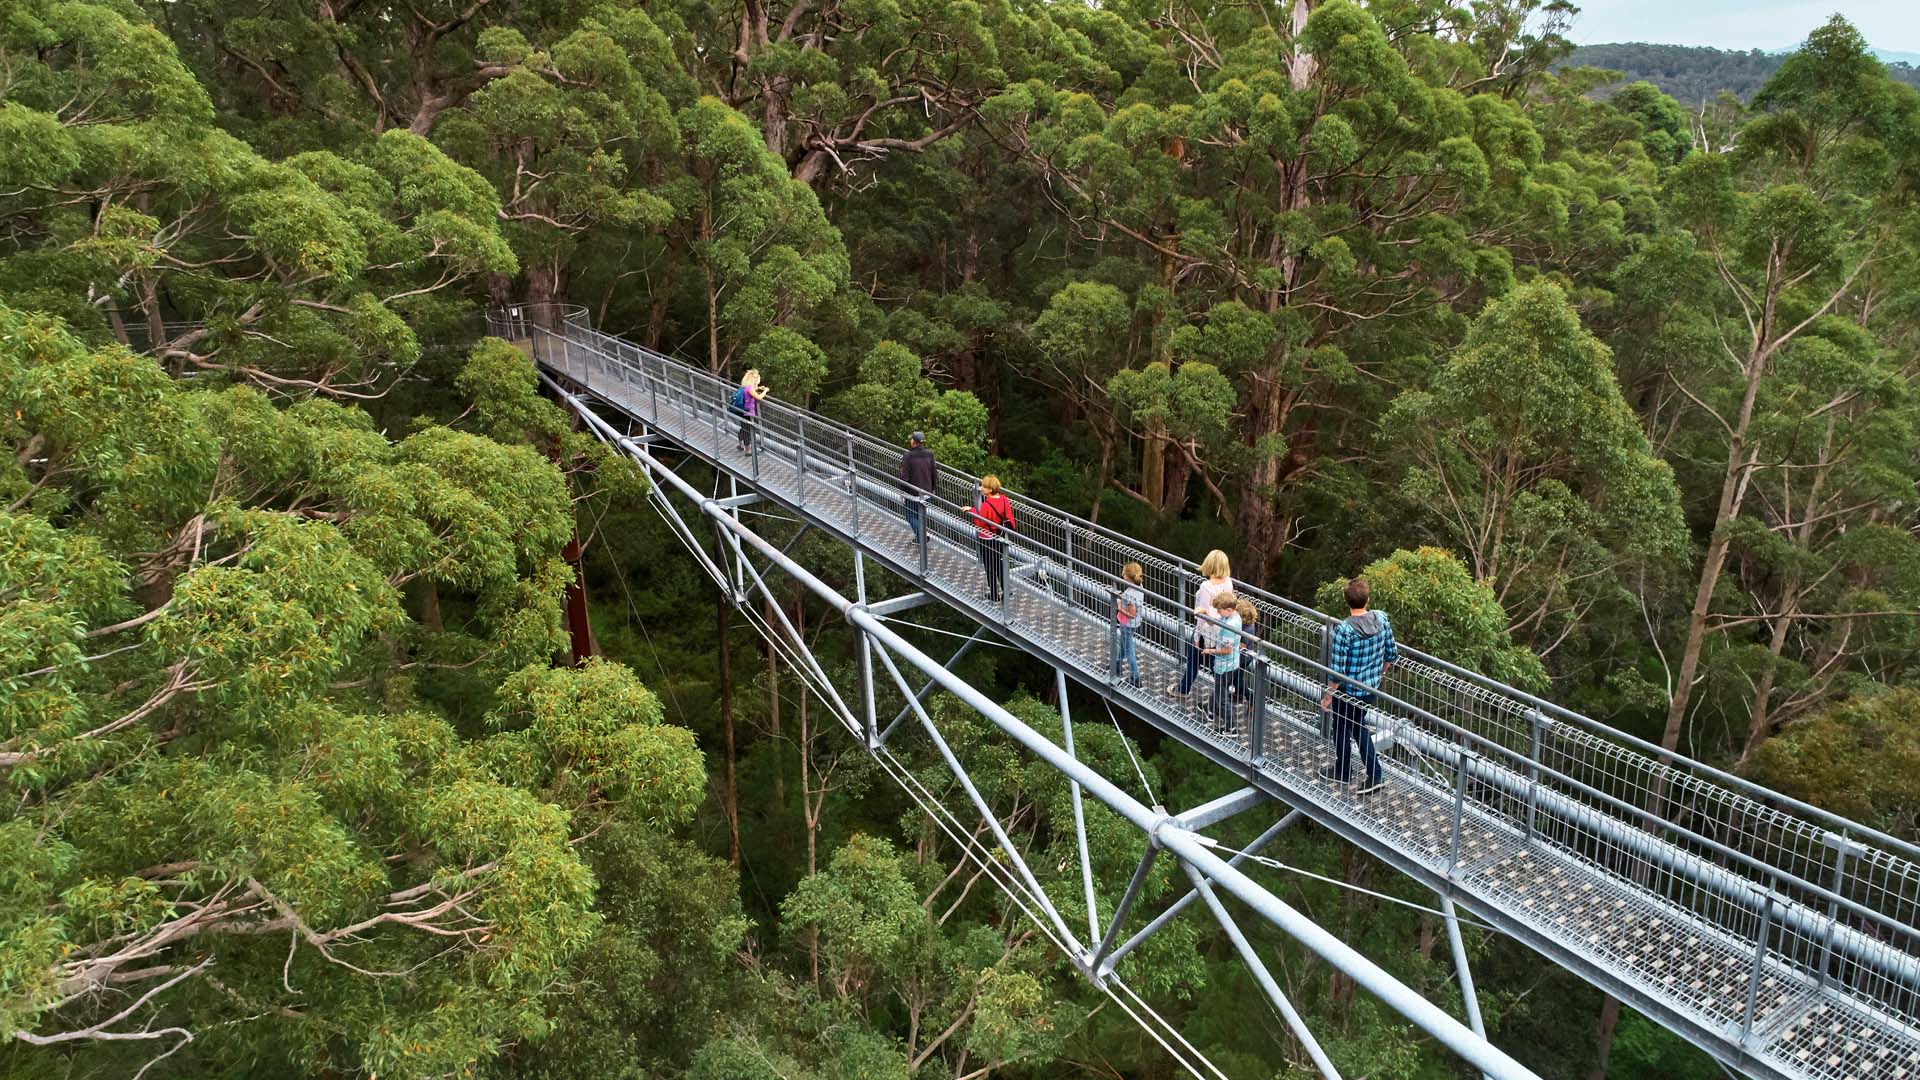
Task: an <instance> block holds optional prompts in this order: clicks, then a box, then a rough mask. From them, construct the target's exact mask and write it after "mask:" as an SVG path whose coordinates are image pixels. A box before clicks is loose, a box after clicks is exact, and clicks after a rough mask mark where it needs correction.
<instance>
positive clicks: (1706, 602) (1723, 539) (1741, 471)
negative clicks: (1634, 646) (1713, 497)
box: [1660, 357, 1764, 750]
mask: <svg viewBox="0 0 1920 1080" xmlns="http://www.w3.org/2000/svg"><path fill="white" fill-rule="evenodd" d="M1763 366H1764V359H1763V358H1762V357H1754V358H1752V359H1750V360H1748V361H1747V371H1746V374H1747V392H1746V396H1745V397H1744V398H1743V399H1742V401H1741V404H1740V415H1739V422H1738V423H1737V424H1735V425H1734V426H1733V434H1732V436H1731V437H1730V438H1729V439H1728V440H1727V468H1726V472H1725V474H1724V475H1723V476H1722V477H1721V480H1720V503H1719V505H1718V506H1717V507H1716V508H1715V510H1714V514H1713V536H1712V537H1711V538H1710V539H1708V541H1707V558H1706V561H1705V562H1703V563H1701V564H1700V584H1699V585H1698V587H1696V588H1695V589H1694V593H1693V610H1692V611H1691V612H1690V613H1689V614H1688V616H1687V643H1686V647H1685V648H1684V649H1682V650H1681V653H1680V670H1679V671H1678V672H1677V673H1675V675H1674V680H1673V700H1672V701H1670V702H1669V703H1668V705H1667V726H1666V730H1665V731H1663V732H1662V733H1661V735H1660V745H1661V746H1664V747H1666V748H1667V749H1668V750H1673V749H1676V748H1678V747H1679V745H1680V728H1681V726H1682V725H1683V724H1684V723H1685V721H1686V717H1687V706H1688V704H1689V703H1691V701H1692V699H1693V682H1694V677H1695V675H1696V674H1697V673H1698V671H1699V670H1700V652H1701V649H1702V647H1703V646H1704V645H1705V644H1706V640H1707V618H1708V616H1709V614H1710V613H1711V612H1712V610H1713V592H1714V590H1715V589H1716V588H1718V587H1719V585H1720V571H1721V570H1723V569H1725V567H1726V565H1727V547H1728V545H1730V544H1731V543H1732V542H1733V535H1732V533H1731V532H1730V531H1729V530H1728V528H1727V526H1728V525H1730V524H1732V522H1733V519H1734V518H1736V517H1739V516H1740V506H1741V504H1742V503H1743V502H1744V501H1745V499H1746V497H1747V479H1748V477H1750V476H1752V475H1753V471H1752V470H1753V467H1754V464H1755V461H1754V459H1753V457H1752V455H1751V454H1749V452H1748V450H1747V427H1748V425H1749V423H1750V422H1751V421H1752V419H1753V403H1754V399H1755V397H1756V396H1757V395H1758V393H1759V391H1760V373H1761V370H1762V368H1763Z"/></svg>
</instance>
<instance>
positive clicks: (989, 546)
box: [973, 476, 1015, 604]
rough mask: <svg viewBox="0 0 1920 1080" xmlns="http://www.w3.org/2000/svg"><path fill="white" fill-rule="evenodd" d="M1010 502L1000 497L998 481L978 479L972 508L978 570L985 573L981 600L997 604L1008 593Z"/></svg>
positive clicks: (994, 477) (991, 478)
mask: <svg viewBox="0 0 1920 1080" xmlns="http://www.w3.org/2000/svg"><path fill="white" fill-rule="evenodd" d="M1014 528H1015V526H1014V523H1013V501H1012V500H1011V499H1008V498H1007V497H1006V496H1005V495H1003V494H1001V493H1000V478H999V477H997V476H983V477H981V478H980V498H979V500H978V501H976V502H975V503H974V506H973V535H974V542H975V543H976V544H977V545H978V546H979V548H980V566H981V568H982V569H983V570H985V571H986V573H987V591H986V592H985V593H983V594H981V598H982V599H984V600H988V601H991V602H993V603H996V604H997V603H999V602H1000V601H1001V600H1002V599H1004V598H1005V596H1006V589H1007V538H1006V535H1005V533H1003V532H1002V530H1006V531H1007V532H1011V531H1013V530H1014Z"/></svg>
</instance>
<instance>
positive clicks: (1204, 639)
mask: <svg viewBox="0 0 1920 1080" xmlns="http://www.w3.org/2000/svg"><path fill="white" fill-rule="evenodd" d="M1200 575H1201V580H1200V585H1199V587H1198V588H1196V589H1195V590H1194V592H1193V633H1192V634H1191V635H1189V636H1188V639H1187V662H1186V667H1185V669H1184V670H1182V671H1181V673H1180V678H1179V680H1178V681H1176V682H1172V683H1168V684H1167V693H1169V694H1173V695H1176V696H1179V697H1184V696H1186V694H1187V693H1188V692H1189V691H1191V690H1192V689H1193V680H1195V679H1197V678H1199V677H1200V654H1201V651H1202V650H1204V649H1211V648H1213V623H1212V622H1211V621H1210V620H1211V619H1212V617H1213V598H1214V597H1215V596H1218V595H1219V594H1221V593H1223V592H1229V591H1231V590H1232V589H1233V567H1232V566H1230V565H1229V564H1228V563H1227V553H1226V552H1224V551H1221V550H1220V549H1218V548H1215V549H1214V550H1212V551H1209V552H1207V557H1206V558H1204V559H1201V560H1200Z"/></svg>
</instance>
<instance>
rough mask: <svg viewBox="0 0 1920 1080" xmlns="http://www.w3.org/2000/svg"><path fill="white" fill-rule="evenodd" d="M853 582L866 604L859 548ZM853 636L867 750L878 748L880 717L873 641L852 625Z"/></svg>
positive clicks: (863, 564)
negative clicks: (857, 648) (857, 651)
mask: <svg viewBox="0 0 1920 1080" xmlns="http://www.w3.org/2000/svg"><path fill="white" fill-rule="evenodd" d="M853 582H854V588H855V590H856V592H855V596H856V598H857V602H858V604H859V606H861V607H865V606H866V605H867V567H866V556H865V555H863V554H861V552H860V549H859V548H855V549H853ZM854 636H855V637H857V638H858V639H859V641H860V706H861V714H860V718H861V721H862V727H861V734H862V736H863V740H862V741H864V742H865V743H866V744H867V752H868V753H873V752H874V751H876V750H878V749H880V717H879V714H878V713H877V712H876V711H875V705H874V695H873V641H872V639H871V638H869V637H868V636H867V632H866V631H865V630H863V629H861V628H860V627H858V626H856V627H854Z"/></svg>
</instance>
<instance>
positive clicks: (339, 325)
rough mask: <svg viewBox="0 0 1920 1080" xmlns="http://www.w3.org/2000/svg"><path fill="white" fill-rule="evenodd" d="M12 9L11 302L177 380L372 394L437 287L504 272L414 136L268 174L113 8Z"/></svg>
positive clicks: (468, 184)
mask: <svg viewBox="0 0 1920 1080" xmlns="http://www.w3.org/2000/svg"><path fill="white" fill-rule="evenodd" d="M12 12H13V16H12V17H11V18H10V19H9V21H8V22H7V24H6V26H5V28H4V29H0V64H3V65H4V67H5V70H6V71H7V72H8V76H7V79H6V81H5V83H4V84H0V97H3V98H4V103H3V104H0V115H3V116H4V117H5V121H4V123H5V125H6V127H7V129H8V140H7V141H8V144H9V148H10V150H9V153H8V155H7V158H8V160H7V164H6V165H5V166H0V168H3V169H4V170H5V173H6V175H5V178H4V180H0V220H4V221H5V223H6V225H7V232H6V240H5V242H4V244H0V292H4V293H6V294H8V295H11V296H14V297H15V298H16V299H17V300H18V301H19V302H26V303H30V304H31V305H32V306H34V307H37V308H40V309H43V310H49V311H56V312H59V313H60V314H62V315H64V316H67V317H68V318H70V319H71V320H72V321H73V323H74V325H75V326H76V327H79V328H83V329H87V330H97V331H99V332H100V334H101V336H105V335H106V334H108V333H111V334H112V335H113V336H115V337H118V338H119V339H120V340H122V341H133V342H135V343H136V344H140V345H143V346H144V347H147V348H150V349H153V350H155V351H157V352H158V353H159V354H160V355H162V356H164V357H166V358H167V359H168V360H169V361H170V363H171V364H172V365H173V367H174V369H175V370H176V371H180V370H188V369H202V370H218V371H223V372H227V373H231V374H233V375H235V376H237V377H240V378H243V379H246V380H248V381H251V382H254V383H256V384H258V385H261V386H263V387H267V388H271V389H276V390H297V391H312V390H319V391H326V392H331V393H335V394H339V395H343V396H355V395H358V396H368V395H371V394H374V393H377V391H376V390H375V389H374V387H375V386H376V384H378V383H380V382H382V381H383V376H384V375H386V374H387V373H389V372H390V371H391V370H392V369H393V368H395V367H405V366H406V365H408V364H410V363H411V362H412V361H413V360H414V359H416V358H417V356H418V354H419V340H418V335H417V334H416V332H415V329H414V328H415V327H416V326H418V327H422V328H433V327H434V326H436V324H440V323H443V322H444V321H445V317H446V313H447V309H448V308H449V306H450V303H449V300H448V297H449V296H450V294H452V293H453V292H456V291H457V290H458V289H459V288H460V287H461V286H463V285H464V284H466V283H468V282H471V281H473V280H475V279H477V278H479V277H481V276H483V275H487V274H504V273H512V272H513V271H514V270H515V267H516V263H515V260H514V256H513V253H512V251H511V250H510V249H509V248H508V246H507V244H506V241H505V239H504V238H503V237H502V236H501V235H500V232H499V224H498V222H497V220H496V216H497V214H498V212H499V203H498V201H497V199H495V198H494V195H493V193H492V191H491V190H490V189H489V188H488V186H487V184H486V182H485V181H484V180H482V179H481V178H480V177H479V176H478V175H476V174H474V173H472V172H470V171H468V170H466V169H464V168H461V167H460V166H458V165H456V164H454V163H453V162H452V161H450V160H448V159H447V158H446V156H445V155H443V154H441V153H440V152H439V151H438V150H436V149H435V148H434V147H433V146H432V145H430V144H428V143H427V142H426V141H425V140H423V139H421V138H420V137H418V136H416V135H412V134H410V133H408V132H405V131H389V132H387V133H386V134H385V135H383V136H381V137H380V138H378V139H375V140H371V141H369V142H367V143H365V144H363V145H361V146H359V147H357V148H356V149H355V150H354V151H353V152H352V153H351V154H347V155H341V154H335V153H332V152H329V151H322V150H316V151H310V152H307V153H302V154H299V155H296V156H294V157H290V158H287V159H285V160H282V161H273V160H269V159H267V158H265V157H262V156H261V155H259V154H258V153H256V152H255V151H254V150H253V149H252V148H250V147H249V146H247V145H246V144H245V143H242V142H240V141H239V140H237V139H235V138H234V137H233V136H231V135H229V134H227V133H226V132H224V131H222V130H221V129H220V128H219V127H217V126H216V125H215V123H214V114H213V109H212V105H211V103H210V101H209V99H208V97H207V95H206V94H205V92H204V91H203V90H202V89H201V88H200V86H199V84H198V83H196V82H195V80H194V78H193V76H192V75H191V74H190V73H189V72H188V71H187V69H186V68H185V66H183V64H182V63H181V62H180V60H179V58H178V56H177V55H176V53H175V50H174V47H173V45H172V43H171V42H170V41H168V39H167V38H166V37H165V36H164V35H162V34H161V33H160V32H159V31H158V30H156V29H155V28H154V27H152V26H150V25H148V24H146V23H144V22H141V21H139V20H138V19H136V18H133V17H131V16H130V15H129V14H127V13H126V12H123V11H122V10H121V9H119V8H115V7H111V6H106V5H91V4H65V3H63V4H42V3H38V2H32V3H26V4H22V5H16V6H15V7H14V8H13V9H12ZM174 320H188V321H189V323H190V325H186V326H181V325H179V324H178V323H176V322H175V321H174ZM130 335H132V336H130Z"/></svg>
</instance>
